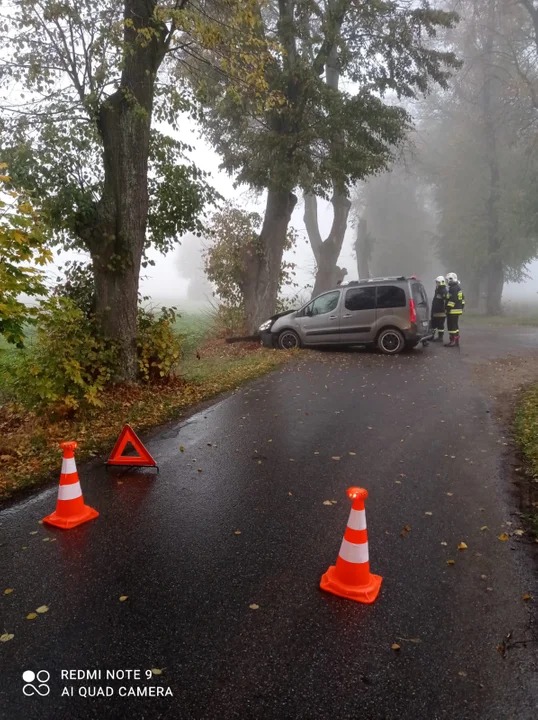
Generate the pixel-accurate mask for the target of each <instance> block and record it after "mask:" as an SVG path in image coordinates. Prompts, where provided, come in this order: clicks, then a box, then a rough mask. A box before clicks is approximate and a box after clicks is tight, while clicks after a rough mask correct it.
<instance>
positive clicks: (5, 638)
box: [0, 633, 15, 642]
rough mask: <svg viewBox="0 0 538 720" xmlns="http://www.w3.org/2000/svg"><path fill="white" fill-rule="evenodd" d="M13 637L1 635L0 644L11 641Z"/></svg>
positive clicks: (10, 634)
mask: <svg viewBox="0 0 538 720" xmlns="http://www.w3.org/2000/svg"><path fill="white" fill-rule="evenodd" d="M14 637H15V635H13V633H4V634H3V635H0V642H7V641H8V640H13V638H14Z"/></svg>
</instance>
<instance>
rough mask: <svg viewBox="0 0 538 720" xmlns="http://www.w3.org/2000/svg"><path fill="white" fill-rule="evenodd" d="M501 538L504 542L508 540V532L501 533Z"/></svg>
mask: <svg viewBox="0 0 538 720" xmlns="http://www.w3.org/2000/svg"><path fill="white" fill-rule="evenodd" d="M499 540H502V541H503V542H506V541H507V540H508V533H501V534H500V535H499Z"/></svg>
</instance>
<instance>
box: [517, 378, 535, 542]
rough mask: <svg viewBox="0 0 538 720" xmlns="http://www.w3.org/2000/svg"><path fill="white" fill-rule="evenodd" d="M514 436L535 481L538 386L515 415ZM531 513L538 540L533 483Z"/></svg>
mask: <svg viewBox="0 0 538 720" xmlns="http://www.w3.org/2000/svg"><path fill="white" fill-rule="evenodd" d="M514 434H515V438H516V441H517V443H518V445H519V447H520V448H521V450H522V452H523V455H524V456H525V459H526V461H527V462H528V465H529V468H528V472H529V474H530V475H531V476H532V478H533V479H534V480H536V479H538V385H533V386H532V387H531V388H530V389H529V390H527V391H526V392H525V393H524V394H523V397H522V399H521V400H520V403H519V406H518V408H517V411H516V415H515V423H514ZM528 506H529V508H530V509H529V512H528V514H527V515H526V517H525V519H526V520H527V521H528V522H529V525H530V528H531V531H532V533H533V534H534V536H535V537H536V538H538V484H536V483H533V487H532V489H531V497H530V498H529V502H528Z"/></svg>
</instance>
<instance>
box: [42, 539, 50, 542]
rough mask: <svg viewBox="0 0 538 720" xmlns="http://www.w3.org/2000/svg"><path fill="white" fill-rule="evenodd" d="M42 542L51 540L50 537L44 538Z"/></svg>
mask: <svg viewBox="0 0 538 720" xmlns="http://www.w3.org/2000/svg"><path fill="white" fill-rule="evenodd" d="M42 542H50V538H43V540H42Z"/></svg>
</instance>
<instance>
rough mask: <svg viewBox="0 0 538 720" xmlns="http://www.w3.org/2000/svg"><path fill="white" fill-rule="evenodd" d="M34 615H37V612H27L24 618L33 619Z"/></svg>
mask: <svg viewBox="0 0 538 720" xmlns="http://www.w3.org/2000/svg"><path fill="white" fill-rule="evenodd" d="M36 617H37V613H28V615H27V616H26V619H27V620H35V619H36Z"/></svg>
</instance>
